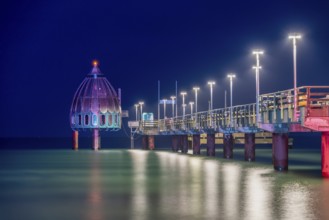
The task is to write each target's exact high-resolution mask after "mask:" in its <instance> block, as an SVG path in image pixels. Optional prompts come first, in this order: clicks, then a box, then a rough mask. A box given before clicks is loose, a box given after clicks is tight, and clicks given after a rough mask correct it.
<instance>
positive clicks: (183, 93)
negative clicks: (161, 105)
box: [180, 92, 187, 118]
mask: <svg viewBox="0 0 329 220" xmlns="http://www.w3.org/2000/svg"><path fill="white" fill-rule="evenodd" d="M180 94H181V96H182V97H183V105H182V106H183V118H184V117H185V107H186V105H185V96H186V94H187V93H186V92H181V93H180Z"/></svg>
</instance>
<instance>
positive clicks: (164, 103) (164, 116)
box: [163, 99, 167, 119]
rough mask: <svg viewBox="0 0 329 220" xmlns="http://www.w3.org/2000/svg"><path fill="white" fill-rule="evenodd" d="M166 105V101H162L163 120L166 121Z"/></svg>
mask: <svg viewBox="0 0 329 220" xmlns="http://www.w3.org/2000/svg"><path fill="white" fill-rule="evenodd" d="M166 104H167V99H163V119H166Z"/></svg>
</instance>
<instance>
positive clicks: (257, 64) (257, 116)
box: [252, 50, 264, 123]
mask: <svg viewBox="0 0 329 220" xmlns="http://www.w3.org/2000/svg"><path fill="white" fill-rule="evenodd" d="M252 54H253V55H255V56H256V66H254V67H253V69H255V71H256V118H257V123H260V117H259V70H260V69H261V66H259V55H263V54H264V52H263V51H262V50H254V51H253V52H252Z"/></svg>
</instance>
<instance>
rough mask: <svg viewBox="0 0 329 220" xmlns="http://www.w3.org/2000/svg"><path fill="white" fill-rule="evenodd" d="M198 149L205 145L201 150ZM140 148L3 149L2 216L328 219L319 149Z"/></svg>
mask: <svg viewBox="0 0 329 220" xmlns="http://www.w3.org/2000/svg"><path fill="white" fill-rule="evenodd" d="M203 153H204V152H203ZM216 155H217V157H215V158H210V157H206V156H193V155H190V154H188V155H183V154H180V153H172V152H169V151H143V150H100V151H98V152H94V151H91V150H79V151H72V150H11V151H7V150H2V151H0V219H91V220H99V219H150V220H151V219H152V220H154V219H299V220H300V219H329V181H328V180H326V179H323V178H322V177H321V163H320V160H321V154H320V151H319V149H317V150H307V149H291V150H289V171H288V172H283V173H281V172H276V171H274V170H273V167H272V164H271V157H272V153H271V149H257V150H256V162H245V161H243V149H235V151H234V159H232V160H226V159H222V158H221V150H219V149H218V150H217V152H216Z"/></svg>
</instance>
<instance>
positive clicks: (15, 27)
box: [0, 0, 329, 137]
mask: <svg viewBox="0 0 329 220" xmlns="http://www.w3.org/2000/svg"><path fill="white" fill-rule="evenodd" d="M328 22H329V2H328V1H314V0H313V1H303V0H300V1H295V0H292V1H291V0H290V1H281V0H276V1H264V0H262V1H191V0H189V1H170V0H166V1H154V0H153V1H15V0H13V1H8V2H7V3H2V6H1V8H0V27H1V33H0V64H1V70H0V98H1V103H2V104H1V110H0V113H1V118H2V119H1V122H2V125H1V128H0V136H1V137H11V136H14V137H17V136H41V137H43V136H45V137H46V136H69V135H71V129H70V126H69V117H68V114H69V109H70V104H71V101H72V98H73V95H74V92H75V90H76V89H77V87H78V86H79V84H80V83H81V82H82V80H83V79H84V77H85V75H86V74H87V73H88V72H89V71H90V70H91V61H92V60H93V59H97V60H99V62H100V69H101V70H102V72H103V73H105V74H106V76H107V77H108V79H109V80H110V82H111V83H112V85H113V86H114V87H115V88H119V87H120V88H122V98H123V103H122V104H123V109H129V110H133V105H134V104H135V103H136V102H137V101H139V100H141V99H142V100H144V101H145V103H146V105H145V110H146V111H152V110H154V111H156V109H155V108H153V107H155V106H156V101H157V80H161V92H162V95H161V97H169V96H170V95H172V94H173V93H174V89H175V88H174V87H175V80H178V86H179V90H186V91H188V92H189V93H190V95H189V97H191V98H192V95H191V94H192V93H191V89H192V87H193V86H194V85H199V86H200V87H201V93H200V98H203V100H204V101H203V102H201V103H200V106H199V109H200V110H205V109H206V105H207V100H208V99H209V88H208V87H207V85H206V83H207V81H208V80H210V79H212V80H215V81H216V83H217V84H216V87H215V89H214V107H215V108H218V107H222V106H223V103H224V101H223V99H224V90H225V89H228V87H229V82H228V80H227V78H226V74H227V73H228V72H235V73H236V75H237V79H236V80H235V81H234V103H235V104H244V103H251V102H254V99H255V98H254V97H255V76H254V72H253V71H252V69H251V67H252V65H254V63H255V58H254V57H253V56H252V55H251V51H252V49H254V48H262V49H264V51H265V55H264V56H263V57H262V58H261V65H262V66H263V70H262V72H261V76H260V77H261V83H260V85H261V93H264V92H272V91H277V90H282V89H288V88H292V85H293V72H292V70H293V69H292V44H291V42H289V40H288V39H287V36H288V33H290V32H300V33H302V34H303V39H302V40H301V41H300V42H299V44H298V85H300V86H301V85H328V84H329V76H328V74H329V73H328V71H327V64H328V61H329V45H328V39H329V24H328ZM131 113H134V112H133V111H131ZM132 116H134V115H132Z"/></svg>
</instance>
